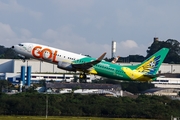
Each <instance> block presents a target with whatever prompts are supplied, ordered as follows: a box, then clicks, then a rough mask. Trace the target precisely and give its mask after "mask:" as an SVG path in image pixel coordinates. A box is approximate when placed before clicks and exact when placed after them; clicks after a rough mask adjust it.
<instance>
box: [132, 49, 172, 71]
mask: <svg viewBox="0 0 180 120" xmlns="http://www.w3.org/2000/svg"><path fill="white" fill-rule="evenodd" d="M168 52H169V49H168V48H162V49H160V50H159V51H158V52H156V53H155V54H153V55H152V56H150V57H149V58H148V59H146V60H145V61H144V62H142V63H141V64H140V65H138V66H137V68H135V69H136V70H137V71H138V72H142V73H143V74H145V75H155V74H156V73H157V71H158V70H159V67H160V65H161V64H162V62H163V61H164V59H165V57H166V55H167V53H168Z"/></svg>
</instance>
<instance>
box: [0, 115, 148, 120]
mask: <svg viewBox="0 0 180 120" xmlns="http://www.w3.org/2000/svg"><path fill="white" fill-rule="evenodd" d="M0 120H150V119H137V118H103V117H64V116H59V117H57V116H56V117H53V116H48V117H47V119H46V117H45V116H0Z"/></svg>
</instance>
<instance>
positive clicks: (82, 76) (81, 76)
mask: <svg viewBox="0 0 180 120" xmlns="http://www.w3.org/2000/svg"><path fill="white" fill-rule="evenodd" d="M79 78H80V79H86V78H87V76H86V74H85V73H81V74H80V75H79Z"/></svg>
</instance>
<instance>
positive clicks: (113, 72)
mask: <svg viewBox="0 0 180 120" xmlns="http://www.w3.org/2000/svg"><path fill="white" fill-rule="evenodd" d="M12 48H13V49H14V50H15V51H16V52H17V53H18V54H20V56H24V58H25V57H30V58H33V59H37V60H41V61H45V62H49V63H52V64H56V65H57V67H58V68H60V69H64V70H67V71H74V72H76V71H79V72H80V78H86V74H94V75H99V76H103V77H107V78H112V79H116V80H126V81H153V80H156V78H157V75H156V73H157V72H158V70H159V67H160V65H161V64H162V62H163V61H164V59H165V57H166V55H167V53H168V51H169V49H168V48H162V49H161V50H159V51H158V52H156V53H155V54H153V55H152V56H150V57H149V58H148V59H146V60H145V61H143V62H142V63H141V64H138V65H128V66H127V65H126V66H121V65H118V64H115V63H114V62H115V61H112V62H107V61H104V60H103V58H104V56H105V55H106V53H104V54H102V55H101V56H100V57H99V58H98V59H96V58H91V57H87V56H84V55H81V54H76V53H73V52H68V51H65V50H61V49H57V48H53V47H49V46H45V45H40V44H35V43H20V44H18V45H14V46H12Z"/></svg>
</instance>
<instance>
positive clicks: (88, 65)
mask: <svg viewBox="0 0 180 120" xmlns="http://www.w3.org/2000/svg"><path fill="white" fill-rule="evenodd" d="M105 55H106V53H103V54H102V55H101V56H100V57H99V58H98V59H96V60H94V61H91V62H87V63H83V64H72V66H73V67H74V68H76V69H79V70H83V71H84V70H87V69H89V68H91V67H93V66H94V65H96V64H98V63H99V62H101V60H102V59H103V58H104V56H105Z"/></svg>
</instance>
